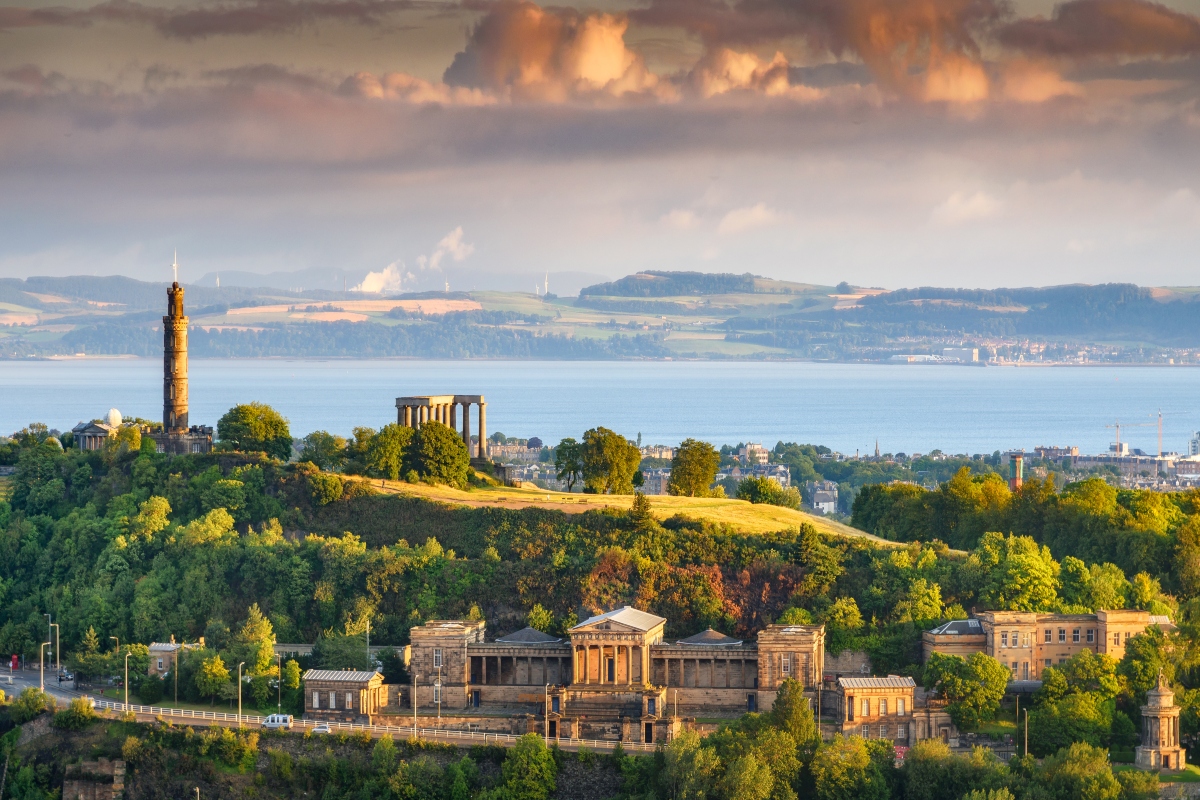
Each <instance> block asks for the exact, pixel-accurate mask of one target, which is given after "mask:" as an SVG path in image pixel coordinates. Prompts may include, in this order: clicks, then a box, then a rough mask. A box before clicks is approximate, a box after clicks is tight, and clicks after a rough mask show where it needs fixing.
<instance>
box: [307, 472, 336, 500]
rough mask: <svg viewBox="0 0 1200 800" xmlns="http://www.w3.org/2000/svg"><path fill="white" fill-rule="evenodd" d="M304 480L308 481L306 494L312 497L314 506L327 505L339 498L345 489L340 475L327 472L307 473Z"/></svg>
mask: <svg viewBox="0 0 1200 800" xmlns="http://www.w3.org/2000/svg"><path fill="white" fill-rule="evenodd" d="M305 480H306V481H307V482H308V495H309V497H311V498H312V501H313V505H315V506H327V505H329V504H330V503H333V502H336V501H338V500H341V499H342V494H343V493H344V492H345V490H346V484H345V483H344V482H343V481H342V478H341V476H339V475H331V474H329V473H327V472H312V473H309V474H308V475H307V476H306V477H305Z"/></svg>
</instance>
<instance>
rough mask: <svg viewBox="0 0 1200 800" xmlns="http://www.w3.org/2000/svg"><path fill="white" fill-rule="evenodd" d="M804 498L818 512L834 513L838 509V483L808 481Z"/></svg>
mask: <svg viewBox="0 0 1200 800" xmlns="http://www.w3.org/2000/svg"><path fill="white" fill-rule="evenodd" d="M805 495H806V496H805V499H806V500H807V501H808V504H809V505H810V506H812V508H813V510H814V511H816V512H817V513H819V514H834V513H836V512H837V509H838V485H837V484H836V483H834V482H833V481H809V482H808V483H806V484H805Z"/></svg>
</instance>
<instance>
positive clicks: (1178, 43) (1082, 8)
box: [998, 0, 1200, 58]
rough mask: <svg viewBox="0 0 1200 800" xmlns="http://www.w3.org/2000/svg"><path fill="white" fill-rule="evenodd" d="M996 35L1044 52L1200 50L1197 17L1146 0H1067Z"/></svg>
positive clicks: (1172, 53) (1171, 54)
mask: <svg viewBox="0 0 1200 800" xmlns="http://www.w3.org/2000/svg"><path fill="white" fill-rule="evenodd" d="M998 39H999V41H1000V42H1001V43H1002V44H1004V45H1005V46H1007V47H1011V48H1014V49H1016V50H1021V51H1023V52H1026V53H1033V54H1039V55H1046V56H1060V57H1095V56H1100V57H1104V56H1159V57H1164V58H1175V57H1180V56H1189V55H1195V54H1197V53H1200V17H1196V16H1195V15H1192V14H1184V13H1181V12H1178V11H1173V10H1171V9H1169V8H1167V7H1166V6H1163V5H1159V4H1158V3H1149V2H1145V0H1069V2H1066V3H1062V4H1060V5H1058V6H1056V7H1055V9H1054V15H1053V16H1052V17H1051V18H1050V19H1046V18H1044V17H1035V18H1031V19H1022V20H1016V21H1014V22H1012V23H1010V24H1008V25H1006V26H1005V27H1003V28H1002V29H1001V30H1000V31H999V32H998Z"/></svg>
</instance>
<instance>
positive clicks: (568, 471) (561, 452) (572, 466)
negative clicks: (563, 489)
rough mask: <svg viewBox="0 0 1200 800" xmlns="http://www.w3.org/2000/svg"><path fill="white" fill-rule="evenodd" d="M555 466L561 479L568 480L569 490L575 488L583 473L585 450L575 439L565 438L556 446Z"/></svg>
mask: <svg viewBox="0 0 1200 800" xmlns="http://www.w3.org/2000/svg"><path fill="white" fill-rule="evenodd" d="M554 468H555V469H556V470H557V476H558V479H559V480H560V481H566V483H567V491H568V492H570V491H573V490H574V489H575V483H576V481H578V480H579V478H580V477H581V476H582V475H583V450H582V448H581V447H580V445H579V442H577V441H575V440H574V439H570V438H567V439H563V440H562V441H561V442H559V443H558V447H556V448H554Z"/></svg>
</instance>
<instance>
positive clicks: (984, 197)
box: [930, 191, 1004, 225]
mask: <svg viewBox="0 0 1200 800" xmlns="http://www.w3.org/2000/svg"><path fill="white" fill-rule="evenodd" d="M1003 208H1004V204H1003V203H1002V202H1000V201H999V200H997V199H996V198H994V197H992V196H991V195H989V194H987V193H985V192H982V191H979V192H975V193H974V194H971V195H968V194H967V193H966V192H955V193H954V194H952V195H950V196H949V197H948V198H946V202H944V203H942V204H941V205H939V206H938V207H937V208H935V209H934V210H933V213H932V214H931V215H930V218H931V219H932V220H933V222H935V223H937V224H939V225H959V224H962V223H964V222H977V221H979V220H984V219H990V218H992V217H994V216H996V215H997V214H999V213H1000V211H1001V210H1002V209H1003Z"/></svg>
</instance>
